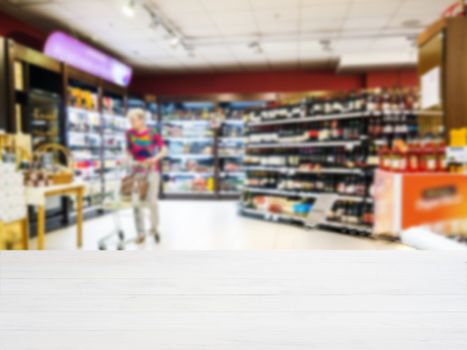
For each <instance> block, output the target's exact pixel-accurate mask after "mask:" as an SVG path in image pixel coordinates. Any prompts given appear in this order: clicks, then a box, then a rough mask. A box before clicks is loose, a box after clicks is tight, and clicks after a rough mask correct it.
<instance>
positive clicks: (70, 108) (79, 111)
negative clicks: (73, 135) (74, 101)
mask: <svg viewBox="0 0 467 350" xmlns="http://www.w3.org/2000/svg"><path fill="white" fill-rule="evenodd" d="M67 109H68V111H70V112H74V113H91V114H99V111H96V110H94V111H92V110H89V109H85V108H79V107H72V106H67Z"/></svg>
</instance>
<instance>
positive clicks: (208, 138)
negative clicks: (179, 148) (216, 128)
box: [165, 136, 214, 142]
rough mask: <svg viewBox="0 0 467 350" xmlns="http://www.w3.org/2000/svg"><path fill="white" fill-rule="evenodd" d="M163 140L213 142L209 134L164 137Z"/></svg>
mask: <svg viewBox="0 0 467 350" xmlns="http://www.w3.org/2000/svg"><path fill="white" fill-rule="evenodd" d="M165 140H166V141H169V142H205V141H211V142H214V139H213V138H212V137H211V136H202V137H166V138H165Z"/></svg>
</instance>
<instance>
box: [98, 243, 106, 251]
mask: <svg viewBox="0 0 467 350" xmlns="http://www.w3.org/2000/svg"><path fill="white" fill-rule="evenodd" d="M106 249H107V247H106V246H105V244H100V245H99V250H106Z"/></svg>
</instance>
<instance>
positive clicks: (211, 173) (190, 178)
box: [160, 98, 264, 199]
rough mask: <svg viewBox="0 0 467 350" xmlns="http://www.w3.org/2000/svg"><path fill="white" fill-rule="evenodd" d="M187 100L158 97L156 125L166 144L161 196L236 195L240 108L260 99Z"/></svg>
mask: <svg viewBox="0 0 467 350" xmlns="http://www.w3.org/2000/svg"><path fill="white" fill-rule="evenodd" d="M188 101H189V99H187V100H183V99H181V100H178V101H171V100H170V99H164V98H161V103H160V123H161V131H162V135H163V137H164V140H165V141H166V143H167V145H168V150H169V154H168V156H167V157H166V159H165V160H164V162H163V167H162V179H163V181H162V198H166V199H179V198H184V199H185V198H187V199H196V198H200V199H235V198H238V197H239V195H240V190H241V187H242V186H243V182H244V178H245V173H244V171H243V157H244V138H243V135H244V114H245V112H246V111H247V110H248V109H249V108H251V107H253V106H258V105H264V102H262V101H259V102H257V101H255V102H238V101H236V102H222V101H219V100H216V99H211V100H208V101H203V100H202V99H196V100H195V101H192V102H188Z"/></svg>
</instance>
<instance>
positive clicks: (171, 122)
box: [162, 119, 211, 125]
mask: <svg viewBox="0 0 467 350" xmlns="http://www.w3.org/2000/svg"><path fill="white" fill-rule="evenodd" d="M162 123H163V124H179V125H190V124H210V123H211V121H210V120H189V119H187V120H165V121H163V122H162Z"/></svg>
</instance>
